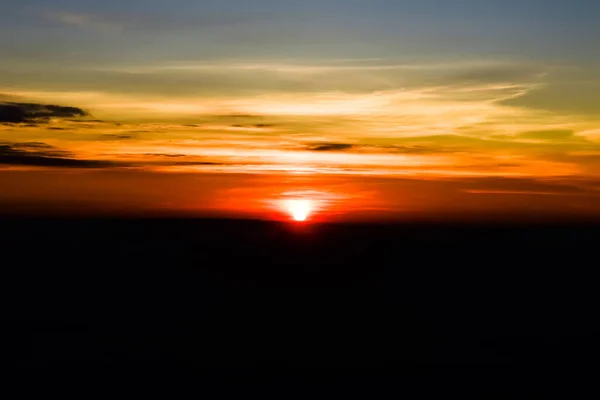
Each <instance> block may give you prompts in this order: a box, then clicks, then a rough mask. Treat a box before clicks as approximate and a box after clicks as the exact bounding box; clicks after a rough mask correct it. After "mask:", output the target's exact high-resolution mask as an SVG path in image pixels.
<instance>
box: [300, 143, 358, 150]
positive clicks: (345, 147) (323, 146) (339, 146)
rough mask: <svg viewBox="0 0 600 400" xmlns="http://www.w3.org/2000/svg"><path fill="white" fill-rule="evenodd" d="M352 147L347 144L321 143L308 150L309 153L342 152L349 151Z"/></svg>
mask: <svg viewBox="0 0 600 400" xmlns="http://www.w3.org/2000/svg"><path fill="white" fill-rule="evenodd" d="M352 147H354V146H353V145H351V144H347V143H322V144H315V145H313V146H311V147H309V148H308V150H310V151H343V150H350V149H351V148H352Z"/></svg>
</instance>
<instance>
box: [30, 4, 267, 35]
mask: <svg viewBox="0 0 600 400" xmlns="http://www.w3.org/2000/svg"><path fill="white" fill-rule="evenodd" d="M42 16H43V17H45V18H46V19H49V20H53V21H57V22H60V23H62V24H65V25H70V26H74V27H78V28H89V29H94V30H97V31H101V32H105V33H114V32H121V31H142V32H148V31H150V32H156V31H165V30H166V31H173V30H180V29H194V28H210V27H222V26H225V25H231V24H239V23H243V22H248V21H256V20H259V19H265V16H264V15H260V14H255V15H251V13H249V12H248V11H246V12H239V13H234V14H229V15H224V14H222V13H216V12H210V11H209V10H208V9H207V10H205V12H204V13H202V14H200V15H198V14H194V15H193V16H189V15H188V16H181V15H180V16H176V15H175V14H173V13H162V14H151V13H145V12H141V13H140V12H137V13H120V14H110V13H84V12H76V11H59V12H43V13H42Z"/></svg>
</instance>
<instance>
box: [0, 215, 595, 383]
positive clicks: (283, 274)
mask: <svg viewBox="0 0 600 400" xmlns="http://www.w3.org/2000/svg"><path fill="white" fill-rule="evenodd" d="M599 239H600V228H599V227H598V226H584V225H565V224H563V225H554V226H553V225H548V224H546V225H541V224H538V225H530V226H517V225H514V224H513V225H508V224H507V225H494V226H491V225H464V226H457V225H434V224H421V225H418V224H414V225H368V224H363V225H343V224H339V225H336V224H331V225H326V224H324V225H304V226H302V225H293V224H282V223H273V222H260V221H244V220H184V219H172V220H171V219H148V220H139V219H137V220H136V219H131V220H126V219H114V220H111V219H106V220H101V219H96V220H94V219H92V220H78V219H62V220H58V219H4V220H2V221H1V231H0V243H1V244H0V246H1V250H2V275H3V278H2V284H3V286H4V288H3V291H2V293H3V296H4V302H3V305H4V307H3V308H4V311H3V313H2V320H3V321H2V322H3V325H4V326H5V328H4V330H5V332H8V334H9V336H10V338H11V339H10V342H9V343H10V344H11V346H10V360H14V361H11V362H14V363H15V364H14V365H15V366H18V367H19V368H26V369H27V368H34V369H35V368H53V366H55V365H60V364H63V363H65V362H73V361H74V362H76V363H77V364H80V365H81V364H83V365H88V366H89V365H93V366H94V367H96V366H107V365H111V366H115V365H119V366H121V367H123V366H126V367H127V366H131V365H137V364H139V363H156V362H158V363H159V364H160V365H162V366H164V365H169V366H171V367H173V368H186V369H190V368H191V370H204V369H207V368H208V369H211V370H213V371H214V370H215V369H216V368H222V367H264V366H270V367H276V368H278V369H282V368H289V367H318V368H324V367H325V368H335V369H336V370H339V369H340V368H344V369H349V368H352V371H358V370H360V371H365V370H368V371H373V370H375V369H381V368H385V369H386V370H388V371H391V370H400V371H405V372H406V371H409V372H406V373H407V374H409V375H411V374H416V375H419V376H420V377H421V378H423V376H428V375H427V374H429V373H434V372H435V373H438V374H442V375H444V376H450V375H447V374H452V373H453V371H464V370H466V369H468V370H472V371H473V373H474V374H477V373H478V372H477V371H479V373H481V371H482V369H486V368H496V369H497V368H500V369H507V370H510V371H512V372H513V373H514V374H517V375H519V376H521V377H522V378H523V379H526V380H527V379H529V381H528V382H529V383H531V380H530V379H532V378H531V371H534V370H535V371H540V369H544V370H553V369H556V368H565V366H574V365H583V363H584V362H587V361H590V362H594V363H595V362H596V360H598V357H599V356H600V346H599V344H598V331H599V323H598V318H597V315H598V305H599V297H600V293H599V292H598V290H597V286H598V283H597V282H598V281H597V278H596V277H597V273H596V269H597V268H598V266H597V255H598V247H597V245H598V241H599ZM371 373H372V372H370V374H371ZM423 374H424V375H423ZM203 376H206V375H203ZM376 376H377V377H378V378H377V379H382V378H381V376H380V375H376ZM411 376H412V375H411ZM488 378H489V376H488ZM423 379H424V378H423ZM478 379H484V378H478ZM411 382H413V383H414V382H416V381H414V380H411ZM294 384H296V385H298V382H296V383H294ZM415 384H416V383H415ZM377 385H379V384H377ZM300 386H303V385H302V384H300ZM343 386H344V387H348V386H347V383H345V384H344V385H343ZM505 389H506V388H505ZM369 393H371V392H369Z"/></svg>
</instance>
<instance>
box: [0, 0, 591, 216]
mask: <svg viewBox="0 0 600 400" xmlns="http://www.w3.org/2000/svg"><path fill="white" fill-rule="evenodd" d="M0 9H1V11H2V12H0V57H1V58H0V60H1V61H0V213H2V214H12V213H50V214H54V213H56V214H86V213H96V214H114V213H117V214H126V215H155V214H160V215H198V216H203V215H214V216H220V215H235V216H249V217H256V216H259V217H265V218H279V217H278V216H279V215H280V214H282V210H281V209H280V208H281V204H282V201H285V200H290V199H291V200H294V199H309V200H310V201H312V202H313V204H314V208H315V210H314V218H315V219H323V220H337V219H341V220H350V219H354V218H357V219H384V220H385V219H389V220H393V219H397V218H400V219H402V218H413V217H415V218H430V217H431V218H440V217H443V218H445V217H448V216H461V217H466V216H483V217H488V218H502V217H503V216H505V215H516V216H519V218H521V217H522V218H525V217H531V216H538V215H540V216H543V217H544V218H546V217H547V218H559V217H569V216H584V217H586V218H587V217H591V216H594V217H596V216H598V217H600V51H598V43H600V24H599V23H598V21H599V19H600V2H598V1H597V0H555V1H549V0H504V1H486V0H369V1H366V0H303V1H285V0H252V1H249V0H169V1H166V0H145V1H139V0H121V1H119V2H113V1H99V0H98V1H82V0H77V1H76V0H53V1H48V0H4V1H3V2H2V6H1V7H0ZM49 105H56V106H60V107H49ZM283 213H284V212H283Z"/></svg>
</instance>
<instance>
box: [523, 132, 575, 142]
mask: <svg viewBox="0 0 600 400" xmlns="http://www.w3.org/2000/svg"><path fill="white" fill-rule="evenodd" d="M517 136H518V137H519V138H522V139H539V140H570V139H573V138H575V132H573V131H571V130H546V131H531V132H523V133H520V134H519V135H517Z"/></svg>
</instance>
